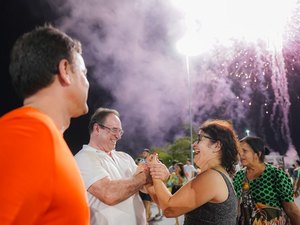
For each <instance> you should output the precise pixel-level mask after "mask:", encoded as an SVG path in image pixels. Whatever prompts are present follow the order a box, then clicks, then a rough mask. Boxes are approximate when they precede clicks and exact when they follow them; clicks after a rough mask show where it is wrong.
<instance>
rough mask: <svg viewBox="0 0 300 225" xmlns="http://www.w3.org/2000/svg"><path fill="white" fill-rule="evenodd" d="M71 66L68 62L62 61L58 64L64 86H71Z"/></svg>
mask: <svg viewBox="0 0 300 225" xmlns="http://www.w3.org/2000/svg"><path fill="white" fill-rule="evenodd" d="M70 74H71V64H70V63H69V61H68V60H66V59H62V60H60V61H59V64H58V77H59V80H60V82H61V83H62V84H63V85H69V84H71V76H70Z"/></svg>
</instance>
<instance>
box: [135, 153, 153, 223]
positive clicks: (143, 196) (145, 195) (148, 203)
mask: <svg viewBox="0 0 300 225" xmlns="http://www.w3.org/2000/svg"><path fill="white" fill-rule="evenodd" d="M141 155H142V159H141V160H140V162H139V164H138V165H140V164H144V163H147V157H149V155H150V150H149V149H147V148H145V149H144V150H143V151H142V154H141ZM139 193H140V196H141V199H142V201H143V204H144V206H145V210H146V219H147V221H148V222H149V221H151V220H152V217H151V215H152V212H151V201H152V199H151V197H150V195H149V194H148V193H144V192H142V191H140V192H139Z"/></svg>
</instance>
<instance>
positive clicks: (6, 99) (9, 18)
mask: <svg viewBox="0 0 300 225" xmlns="http://www.w3.org/2000/svg"><path fill="white" fill-rule="evenodd" d="M29 3H30V4H29ZM32 5H34V7H32ZM37 9H39V10H37ZM0 15H1V20H0V24H1V47H0V48H1V50H0V53H1V58H0V59H1V60H0V61H1V71H2V72H1V75H2V79H1V83H0V85H1V88H0V91H1V94H0V96H1V107H0V115H3V114H5V113H7V112H8V111H10V110H12V109H15V108H17V107H19V106H21V105H22V100H21V99H20V98H19V97H18V96H17V95H16V93H15V91H14V89H13V87H12V85H11V81H10V76H9V72H8V65H9V54H10V50H11V48H12V46H13V43H14V42H15V40H16V39H17V38H18V37H19V36H20V35H22V34H23V33H24V32H28V31H30V30H32V29H34V27H36V26H38V25H43V24H44V23H45V22H47V23H48V22H50V23H52V24H55V19H56V15H55V13H53V12H52V10H51V9H50V8H49V5H48V4H47V3H43V1H38V0H33V1H31V0H24V1H23V0H11V1H4V2H2V3H1V14H0ZM91 86H93V85H92V84H91ZM90 90H92V88H91V89H90ZM89 117H90V114H88V115H85V116H82V117H80V118H77V119H76V120H74V121H73V120H72V122H71V126H70V127H69V129H68V130H67V131H66V132H65V134H64V136H65V139H66V141H67V143H68V145H69V146H70V148H71V150H72V152H73V153H76V152H77V151H79V150H80V148H81V146H82V144H85V143H87V142H88V138H89V137H88V129H87V124H88V121H89Z"/></svg>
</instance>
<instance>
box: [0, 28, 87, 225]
mask: <svg viewBox="0 0 300 225" xmlns="http://www.w3.org/2000/svg"><path fill="white" fill-rule="evenodd" d="M9 69H10V73H11V78H12V82H13V85H14V86H15V88H16V91H17V92H18V93H19V95H20V96H21V97H22V98H24V102H23V103H24V106H23V107H21V108H18V109H16V110H13V111H12V112H9V113H7V114H6V115H4V116H3V117H2V118H1V119H0V138H1V141H0V177H1V184H0V223H1V225H8V224H10V225H12V224H13V225H33V224H36V225H39V224H43V225H50V224H53V225H87V224H89V209H88V203H87V199H86V195H85V189H84V184H83V180H82V178H81V176H80V173H79V169H78V167H77V165H76V162H75V160H74V158H73V155H72V153H71V151H70V149H69V148H68V146H67V144H66V143H65V141H64V139H63V132H64V131H65V130H66V129H67V128H68V127H69V124H70V119H71V118H74V117H78V116H80V115H83V114H86V113H87V112H88V106H87V103H86V101H87V93H88V88H89V83H88V81H87V78H86V73H87V70H86V67H85V64H84V61H83V58H82V56H81V45H80V43H79V42H78V41H76V40H73V39H72V38H71V37H69V36H68V35H66V34H65V33H63V32H61V31H60V30H58V29H56V28H54V27H52V26H49V25H45V26H43V27H39V28H36V29H35V30H33V31H31V32H29V33H26V34H24V35H23V36H22V37H20V38H19V39H18V40H17V42H16V43H15V45H14V47H13V50H12V54H11V63H10V68H9Z"/></svg>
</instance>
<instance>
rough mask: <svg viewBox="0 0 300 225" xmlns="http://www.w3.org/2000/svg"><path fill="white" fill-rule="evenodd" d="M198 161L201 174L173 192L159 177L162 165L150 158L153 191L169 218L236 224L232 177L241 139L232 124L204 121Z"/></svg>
mask: <svg viewBox="0 0 300 225" xmlns="http://www.w3.org/2000/svg"><path fill="white" fill-rule="evenodd" d="M193 148H194V151H195V158H194V162H195V164H196V165H197V166H198V167H199V168H200V169H201V173H200V174H198V175H197V176H196V177H195V178H194V179H192V180H191V181H189V182H188V183H186V184H185V185H183V186H182V187H181V188H180V189H179V190H178V191H177V192H176V193H175V194H173V195H172V194H171V193H170V192H169V191H168V189H167V187H166V186H165V184H164V182H163V180H162V179H160V178H159V177H161V176H159V174H160V173H159V171H160V167H159V168H156V166H158V165H159V164H160V162H158V161H157V157H156V156H155V155H154V156H153V158H152V160H151V161H150V163H149V164H150V165H151V167H150V172H151V176H152V179H153V186H151V185H148V190H149V193H150V194H151V196H152V199H154V200H155V201H156V202H157V203H158V204H159V206H160V207H161V208H162V210H163V212H164V215H165V216H167V217H178V216H180V215H182V214H185V219H184V225H196V224H201V225H214V224H215V225H228V224H235V223H236V217H237V201H236V196H235V193H234V189H233V186H232V184H231V179H230V177H231V176H233V174H234V173H235V164H236V163H237V154H238V150H239V141H238V139H237V135H236V134H235V132H234V130H233V127H232V124H231V123H230V122H229V121H225V120H208V121H206V122H204V123H203V124H202V126H201V127H200V129H199V132H198V139H197V141H195V142H194V144H193Z"/></svg>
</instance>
